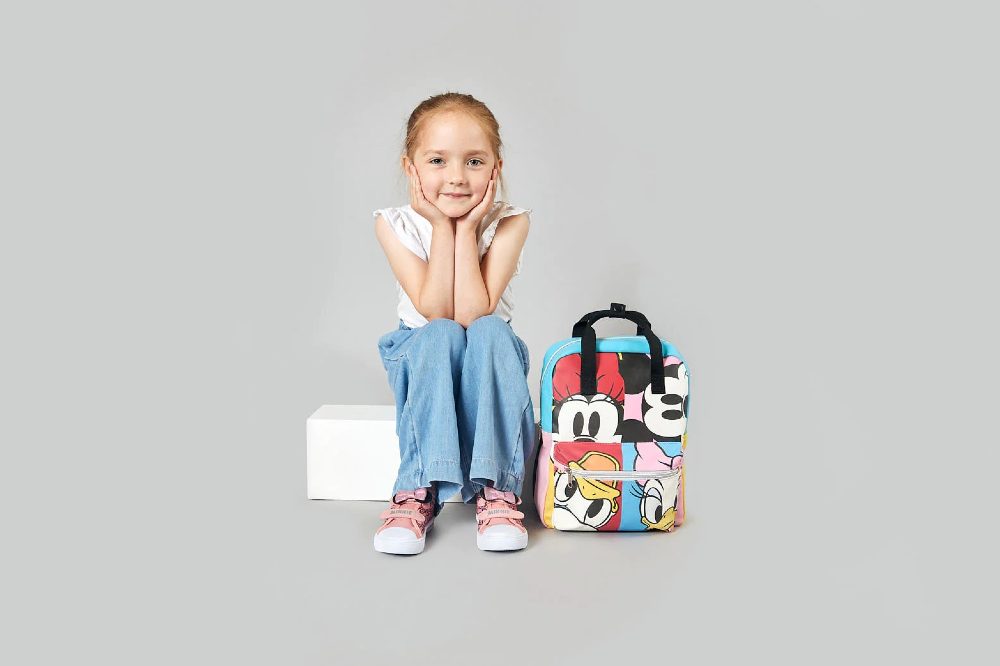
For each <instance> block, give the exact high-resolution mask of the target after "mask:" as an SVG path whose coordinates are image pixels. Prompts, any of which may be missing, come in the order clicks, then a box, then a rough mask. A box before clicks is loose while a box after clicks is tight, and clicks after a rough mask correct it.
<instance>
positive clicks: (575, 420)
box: [534, 303, 690, 532]
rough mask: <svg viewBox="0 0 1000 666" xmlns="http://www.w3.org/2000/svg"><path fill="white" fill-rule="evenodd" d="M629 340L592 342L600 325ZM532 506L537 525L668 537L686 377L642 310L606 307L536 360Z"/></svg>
mask: <svg viewBox="0 0 1000 666" xmlns="http://www.w3.org/2000/svg"><path fill="white" fill-rule="evenodd" d="M608 317H610V318H618V319H626V320H629V321H631V322H633V323H635V324H636V327H637V329H636V334H635V335H634V336H618V337H609V338H599V339H598V338H597V337H596V334H595V332H594V328H593V327H594V323H595V322H597V321H598V320H600V319H604V318H608ZM538 405H539V411H540V433H541V442H540V444H539V446H538V458H537V461H536V471H535V488H534V494H535V503H536V506H537V508H538V515H539V517H540V518H541V519H542V523H543V524H544V525H545V526H546V527H550V528H554V529H557V530H578V531H599V532H617V531H630V532H631V531H644V530H662V531H666V532H670V531H672V530H673V529H674V527H676V526H678V525H680V524H681V523H682V522H683V521H684V450H685V448H686V447H687V419H688V414H689V409H690V376H689V374H688V368H687V364H686V363H685V362H684V358H683V357H682V356H681V355H680V353H679V352H678V351H677V349H675V348H674V346H673V345H671V344H670V343H669V342H667V341H666V340H661V339H660V338H659V337H657V336H656V334H655V333H653V330H652V327H651V326H650V324H649V321H648V320H647V319H646V317H645V315H643V314H642V313H641V312H637V311H633V310H627V309H626V308H625V306H624V305H623V304H621V303H612V304H611V309H610V310H597V311H595V312H591V313H589V314H587V315H584V316H583V317H582V318H581V319H580V320H579V321H578V322H577V323H576V324H575V325H574V326H573V337H571V338H567V339H564V340H560V341H559V342H556V343H555V344H553V345H551V346H550V347H549V348H548V350H547V351H546V352H545V356H544V359H543V361H542V372H541V389H540V393H539V401H538Z"/></svg>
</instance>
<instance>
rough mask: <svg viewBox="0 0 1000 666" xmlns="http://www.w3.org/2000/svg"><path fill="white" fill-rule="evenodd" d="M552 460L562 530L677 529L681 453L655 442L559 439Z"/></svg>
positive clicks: (556, 517) (555, 517) (555, 516)
mask: <svg viewBox="0 0 1000 666" xmlns="http://www.w3.org/2000/svg"><path fill="white" fill-rule="evenodd" d="M654 454H662V455H654ZM550 460H551V462H552V468H553V477H554V479H553V497H552V523H553V527H555V528H556V529H560V530H570V531H602V532H616V531H629V532H633V531H645V530H662V531H668V532H669V531H671V530H672V529H673V527H674V523H675V518H676V516H677V498H678V488H679V485H678V482H679V480H680V473H681V466H682V461H683V458H682V457H681V456H673V457H671V456H667V455H666V454H665V453H664V451H663V449H662V448H660V445H659V444H657V443H655V442H649V443H640V444H636V443H633V442H587V441H572V442H570V441H557V442H554V443H553V446H552V449H551V454H550Z"/></svg>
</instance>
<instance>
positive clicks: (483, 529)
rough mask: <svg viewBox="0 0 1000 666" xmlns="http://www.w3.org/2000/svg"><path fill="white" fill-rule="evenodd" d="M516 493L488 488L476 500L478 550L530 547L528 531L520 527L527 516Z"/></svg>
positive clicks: (522, 526)
mask: <svg viewBox="0 0 1000 666" xmlns="http://www.w3.org/2000/svg"><path fill="white" fill-rule="evenodd" d="M520 503H521V499H519V498H518V497H517V496H516V495H515V494H514V493H512V492H510V491H507V492H500V491H499V490H497V489H496V488H493V487H492V486H485V487H484V488H483V490H482V492H481V493H480V494H479V495H478V496H477V497H476V522H477V523H478V525H479V528H478V531H477V532H476V545H477V546H479V550H521V549H522V548H524V547H525V546H527V545H528V530H527V529H526V528H525V527H524V525H522V524H521V519H522V518H524V514H523V513H521V512H520V511H518V510H517V505H518V504H520Z"/></svg>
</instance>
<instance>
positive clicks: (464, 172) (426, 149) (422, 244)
mask: <svg viewBox="0 0 1000 666" xmlns="http://www.w3.org/2000/svg"><path fill="white" fill-rule="evenodd" d="M500 149H501V142H500V134H499V125H498V124H497V121H496V119H495V118H494V117H493V114H492V113H491V112H490V110H489V109H488V108H487V107H486V105H485V104H483V103H482V102H480V101H479V100H477V99H475V98H474V97H472V96H471V95H462V94H458V93H446V94H442V95H435V96H434V97H431V98H429V99H426V100H424V101H423V102H421V103H420V104H419V105H418V106H417V108H416V109H414V110H413V113H411V114H410V118H409V121H408V122H407V125H406V142H405V146H404V155H402V157H401V162H402V168H403V171H404V172H405V173H406V174H407V177H408V178H409V182H410V203H409V205H407V206H403V207H401V208H382V209H379V210H376V211H375V212H374V215H375V235H376V237H377V238H378V241H379V243H380V244H381V245H382V249H383V250H384V251H385V255H386V257H387V258H388V260H389V265H390V267H391V268H392V272H393V274H394V275H395V276H396V279H397V291H398V295H399V305H398V308H397V314H398V315H399V327H398V328H397V329H395V330H392V331H389V332H388V333H386V334H385V335H383V336H382V337H381V338H379V341H378V349H379V354H380V356H381V358H382V364H383V366H384V367H385V369H386V372H387V373H388V376H389V385H390V386H391V387H392V390H393V393H394V396H395V401H396V434H397V435H398V437H399V457H400V464H399V472H398V474H397V476H396V483H395V486H394V487H393V490H392V492H393V497H392V502H391V504H390V506H389V508H388V509H387V510H385V511H384V512H383V513H382V514H381V515H380V516H379V518H381V519H382V520H383V521H384V522H383V524H382V525H381V526H380V527H379V528H378V531H377V532H376V533H375V540H374V542H375V550H377V551H380V552H383V553H396V554H415V553H420V552H422V551H423V549H424V535H425V534H426V532H427V531H428V530H430V528H431V525H432V523H433V521H434V518H435V517H436V516H437V515H438V514H439V513H440V512H441V509H442V507H443V502H444V500H446V499H448V498H450V497H451V496H452V495H454V494H455V493H457V492H461V494H462V500H463V501H464V502H466V503H470V502H471V501H472V500H475V501H476V523H477V531H476V543H477V545H478V546H479V548H480V549H481V550H519V549H522V548H524V547H525V546H526V545H527V543H528V532H527V530H526V529H525V528H524V525H523V524H522V523H521V519H522V518H524V514H523V513H522V512H520V511H518V510H517V506H518V505H519V504H521V490H522V488H521V486H522V480H523V477H524V461H525V460H528V459H529V458H530V455H531V451H532V446H533V444H534V434H535V423H534V408H533V406H532V403H531V394H530V391H529V389H528V383H527V375H528V346H527V345H526V344H525V343H524V341H523V340H521V338H519V337H518V336H517V335H515V333H514V330H513V328H512V327H511V324H510V321H511V312H512V310H513V307H514V300H513V293H512V291H511V287H510V284H509V283H510V280H511V278H512V277H513V276H515V275H517V274H518V273H520V269H521V254H522V248H523V247H524V241H525V238H526V237H527V235H528V213H530V212H531V209H525V208H517V207H515V206H511V205H510V204H507V203H504V202H503V201H494V192H495V189H496V183H497V182H498V181H501V178H502V168H503V160H502V159H501V156H500Z"/></svg>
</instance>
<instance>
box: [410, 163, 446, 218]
mask: <svg viewBox="0 0 1000 666" xmlns="http://www.w3.org/2000/svg"><path fill="white" fill-rule="evenodd" d="M407 171H408V172H409V176H410V207H411V208H413V210H415V211H417V212H418V213H420V214H421V215H423V216H424V217H425V218H426V219H427V220H428V221H429V222H430V223H431V224H433V225H439V224H445V223H446V222H447V223H450V222H451V218H450V217H448V216H447V215H445V214H444V213H443V212H441V209H440V208H438V207H437V206H435V205H434V204H432V203H431V202H430V201H428V200H427V198H426V197H424V190H423V187H422V186H421V185H420V174H418V173H417V167H415V166H413V165H412V164H410V165H409V166H408V167H407Z"/></svg>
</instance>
